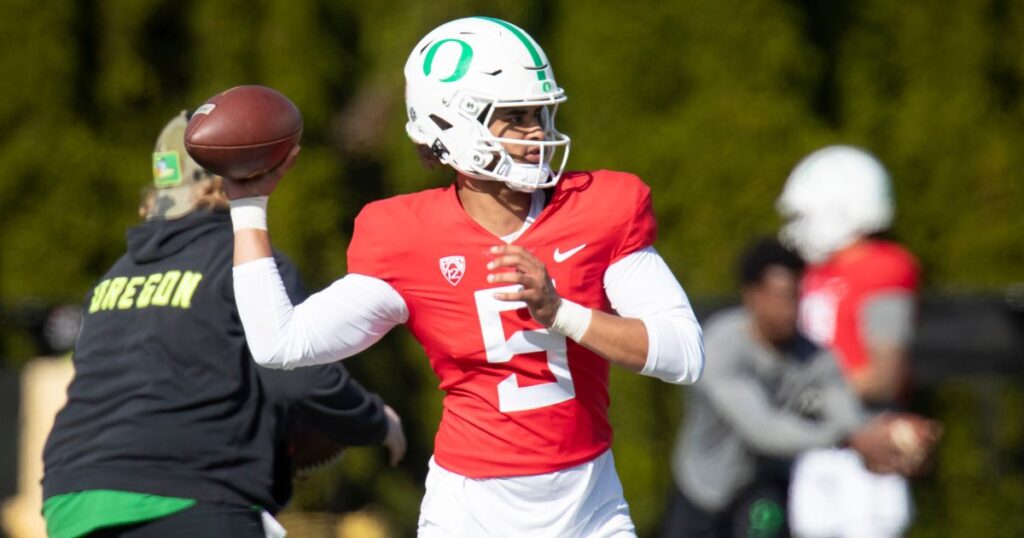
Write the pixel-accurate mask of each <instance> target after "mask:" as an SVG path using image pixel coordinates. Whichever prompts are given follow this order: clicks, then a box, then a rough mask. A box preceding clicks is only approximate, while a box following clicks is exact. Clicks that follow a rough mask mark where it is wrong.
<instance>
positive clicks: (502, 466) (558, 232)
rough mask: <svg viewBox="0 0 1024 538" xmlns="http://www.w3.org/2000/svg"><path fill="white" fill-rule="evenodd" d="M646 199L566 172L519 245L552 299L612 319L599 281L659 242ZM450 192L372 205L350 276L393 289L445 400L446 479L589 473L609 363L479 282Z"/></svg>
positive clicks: (600, 440)
mask: <svg viewBox="0 0 1024 538" xmlns="http://www.w3.org/2000/svg"><path fill="white" fill-rule="evenodd" d="M654 237H655V220H654V215H653V213H652V211H651V203H650V190H649V189H648V187H647V186H646V185H644V184H643V182H641V181H640V179H639V178H637V177H636V176H634V175H631V174H625V173H621V172H610V171H597V172H567V173H565V174H564V175H563V177H562V179H561V181H559V183H558V185H557V186H555V187H554V191H553V193H552V194H551V196H550V200H549V201H548V204H547V206H546V207H545V208H544V211H543V212H542V213H541V214H540V215H539V216H538V217H537V219H536V220H535V221H534V222H533V224H532V225H531V226H530V228H529V229H527V230H526V232H525V233H523V235H522V236H520V237H519V238H518V239H516V240H515V241H514V242H513V244H515V245H519V246H522V247H524V248H526V249H528V250H529V251H530V252H532V253H533V255H534V256H536V257H537V258H538V259H539V260H540V261H541V262H543V263H544V264H545V265H546V266H547V269H548V273H549V274H550V275H551V279H552V280H553V281H554V283H555V288H556V289H557V290H558V292H559V294H561V295H562V296H563V297H566V298H567V299H570V300H572V301H574V302H576V303H579V304H581V305H584V306H587V307H591V308H596V309H599V310H603V311H605V312H610V311H611V308H610V306H609V303H608V298H607V297H606V296H605V293H604V273H605V271H606V270H607V269H608V266H609V265H610V264H612V263H613V262H615V261H617V260H619V259H620V258H622V257H624V256H626V255H627V254H630V253H632V252H634V251H637V250H639V249H642V248H644V247H647V246H649V245H650V244H651V243H653V241H654ZM501 243H502V241H501V239H499V238H498V237H496V236H495V235H494V234H492V233H490V232H488V231H487V230H486V229H484V228H483V227H481V226H480V225H479V224H477V223H476V222H475V221H474V220H473V219H471V218H470V217H469V215H468V214H466V212H465V210H464V209H463V208H462V205H461V204H460V202H459V198H458V195H457V190H456V188H455V186H454V185H453V186H450V187H447V188H442V189H432V190H427V191H423V192H419V193H415V194H408V195H402V196H396V197H394V198H389V199H386V200H382V201H378V202H374V203H371V204H369V205H367V206H366V207H365V208H364V209H363V210H362V212H361V213H360V214H359V216H358V217H357V218H356V223H355V231H354V233H353V236H352V243H351V245H350V246H349V251H348V266H349V272H350V273H359V274H363V275H368V276H372V277H376V278H379V279H382V280H384V281H386V282H388V283H389V284H390V285H391V286H392V287H394V288H395V289H396V290H397V291H398V293H400V294H401V295H402V298H403V299H404V300H405V303H406V305H407V306H408V309H409V321H408V322H407V326H408V327H409V329H410V330H411V331H412V333H413V335H414V336H415V337H416V339H417V340H419V342H420V344H422V345H423V348H424V350H425V351H426V353H427V357H428V358H429V359H430V363H431V365H432V366H433V369H434V372H436V373H437V376H438V378H439V379H440V388H441V390H443V391H445V397H444V410H443V414H442V417H441V424H440V427H439V428H438V432H437V437H436V438H435V444H434V458H435V461H436V462H437V463H438V464H439V465H441V466H442V467H444V468H446V469H448V470H450V471H453V472H456V473H459V474H462V475H465V476H470V477H475V478H485V477H499V476H521V475H531V474H540V473H546V472H550V471H555V470H559V469H565V468H568V467H572V466H574V465H578V464H580V463H584V462H587V461H589V460H591V459H593V458H595V457H597V456H598V455H600V454H601V453H603V452H604V451H605V450H606V449H607V448H608V447H609V446H610V445H611V440H612V431H611V426H610V425H609V423H608V369H609V365H608V362H607V361H605V360H604V359H602V358H601V357H599V356H597V355H596V354H594V353H593V352H591V351H589V350H587V349H586V348H584V347H582V346H580V345H578V344H576V343H575V342H573V341H572V340H569V339H567V338H565V337H564V336H562V335H559V334H556V333H551V332H549V331H547V330H546V329H544V328H543V327H542V326H541V325H540V324H539V323H537V322H536V321H534V320H533V318H532V317H530V313H529V311H528V310H527V309H526V305H525V303H522V302H507V301H499V300H497V299H495V298H494V293H495V292H498V291H506V290H507V289H509V288H513V287H515V286H509V285H504V284H502V285H496V284H490V283H488V282H487V280H486V277H487V274H488V272H489V271H488V270H487V267H486V266H487V263H488V262H489V261H491V260H492V259H493V256H492V255H490V254H489V253H488V249H489V248H490V247H491V246H494V245H499V244H501Z"/></svg>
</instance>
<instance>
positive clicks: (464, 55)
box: [423, 39, 473, 82]
mask: <svg viewBox="0 0 1024 538" xmlns="http://www.w3.org/2000/svg"><path fill="white" fill-rule="evenodd" d="M445 43H458V44H459V46H461V47H462V52H461V53H459V63H458V64H456V65H455V71H453V72H452V74H451V75H448V76H447V77H446V78H443V79H441V82H455V81H456V80H459V79H460V78H462V77H464V76H466V72H467V71H469V63H470V62H472V61H473V47H471V46H469V43H466V42H465V41H463V40H461V39H442V40H440V41H438V42H437V43H434V44H433V45H432V46H431V47H430V50H428V51H427V57H426V58H424V59H423V74H424V75H426V76H428V77H429V76H430V72H431V71H432V70H433V69H434V56H435V55H436V54H437V49H439V48H441V46H442V45H444V44H445Z"/></svg>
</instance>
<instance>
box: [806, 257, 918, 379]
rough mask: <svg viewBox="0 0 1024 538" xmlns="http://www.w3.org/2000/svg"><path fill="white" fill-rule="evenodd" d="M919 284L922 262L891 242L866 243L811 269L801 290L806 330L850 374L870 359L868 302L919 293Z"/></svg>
mask: <svg viewBox="0 0 1024 538" xmlns="http://www.w3.org/2000/svg"><path fill="white" fill-rule="evenodd" d="M918 279H919V272H918V265H917V261H916V260H915V259H914V256H913V255H912V254H911V253H910V252H908V251H907V250H906V249H904V248H903V247H901V246H899V245H897V244H895V243H892V242H888V241H864V242H863V243H860V244H857V245H855V246H854V247H852V248H849V249H847V250H844V251H842V252H840V253H839V254H838V255H836V256H833V257H832V258H831V259H829V260H828V261H826V262H825V263H822V264H819V265H815V266H812V267H810V268H809V269H808V270H807V273H806V274H805V275H804V279H803V283H802V286H801V287H802V289H801V299H800V325H801V329H802V330H803V332H804V333H805V334H807V335H808V336H809V337H810V338H811V339H812V340H814V341H815V342H817V343H819V344H821V345H823V346H826V347H828V348H830V349H831V350H832V351H833V352H834V353H835V354H836V356H837V357H838V359H839V364H840V366H841V367H842V368H843V371H844V372H845V373H846V374H848V375H849V374H851V373H853V372H855V371H857V370H859V369H861V368H863V367H864V366H865V365H867V364H868V362H869V361H870V360H871V359H870V356H869V355H868V350H867V346H866V344H865V342H864V339H863V330H862V327H861V322H860V312H861V309H862V308H863V307H864V305H865V303H867V302H868V301H869V300H871V298H872V297H875V296H877V295H879V294H884V293H892V292H901V291H905V292H907V293H911V294H916V293H917V288H918Z"/></svg>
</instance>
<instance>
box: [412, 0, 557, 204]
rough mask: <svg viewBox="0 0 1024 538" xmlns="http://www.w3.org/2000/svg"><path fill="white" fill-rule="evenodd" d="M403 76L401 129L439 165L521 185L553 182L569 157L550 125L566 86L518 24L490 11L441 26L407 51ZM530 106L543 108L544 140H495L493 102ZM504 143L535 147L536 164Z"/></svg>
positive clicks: (524, 188)
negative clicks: (518, 159) (554, 165)
mask: <svg viewBox="0 0 1024 538" xmlns="http://www.w3.org/2000/svg"><path fill="white" fill-rule="evenodd" d="M405 80H406V92H405V102H406V112H407V113H408V115H409V122H408V123H406V125H405V130H406V132H407V133H408V134H409V137H410V138H412V140H413V142H416V143H417V144H422V145H425V146H427V147H429V148H430V149H431V150H432V151H433V153H434V155H436V156H437V157H438V159H440V160H441V162H442V163H444V164H447V165H450V166H452V167H453V168H455V169H456V170H458V171H459V172H462V173H463V174H465V175H467V176H469V177H472V178H476V179H491V180H496V181H504V182H505V183H506V184H507V185H508V186H509V187H511V188H514V189H517V190H522V191H532V190H535V189H542V188H546V187H551V186H553V185H555V184H556V183H557V182H558V179H559V178H560V177H561V175H562V170H563V169H564V168H565V163H566V161H567V160H568V158H569V137H568V136H565V135H564V134H562V133H559V132H558V131H557V130H555V112H556V111H557V109H558V105H559V103H563V102H565V100H566V97H565V91H564V90H563V89H562V88H560V87H558V84H557V83H556V82H555V75H554V72H553V71H552V70H551V66H550V65H549V64H548V59H547V56H546V55H545V54H544V51H543V50H541V48H540V45H538V44H537V42H536V41H534V40H533V38H532V37H530V36H529V35H527V33H526V32H524V31H523V30H522V29H520V28H519V27H517V26H514V25H512V24H509V23H507V22H505V21H503V20H499V19H492V18H489V17H470V18H465V19H458V20H454V21H451V22H448V23H445V24H442V25H441V26H439V27H437V28H436V29H434V30H433V31H432V32H430V33H429V34H427V35H426V37H424V38H423V39H421V40H420V42H419V43H418V44H417V45H416V48H414V49H413V51H412V54H410V55H409V59H408V61H406V63H405ZM533 106H540V107H542V111H541V114H542V116H541V123H542V126H543V128H544V140H539V141H538V140H517V139H509V138H499V137H496V136H494V135H493V134H491V131H490V130H489V129H488V125H490V122H491V118H492V116H493V115H494V112H495V109H496V108H499V107H533ZM503 143H505V144H519V145H534V146H537V147H538V148H539V150H540V162H539V164H532V163H520V162H515V161H514V160H513V159H512V157H511V156H510V155H509V153H508V151H506V150H505V148H504V147H503V146H502V144H503ZM558 152H560V153H561V158H560V163H559V164H558V168H557V170H552V167H551V163H552V159H553V157H554V156H555V153H558Z"/></svg>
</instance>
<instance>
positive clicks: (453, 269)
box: [441, 256, 466, 286]
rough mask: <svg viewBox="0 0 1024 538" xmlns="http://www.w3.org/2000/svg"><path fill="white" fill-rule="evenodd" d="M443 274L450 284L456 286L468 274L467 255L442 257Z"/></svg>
mask: <svg viewBox="0 0 1024 538" xmlns="http://www.w3.org/2000/svg"><path fill="white" fill-rule="evenodd" d="M441 274H442V275H444V279H445V280H447V281H448V283H449V284H451V285H452V286H455V285H457V284H458V283H459V281H460V280H462V275H464V274H466V257H465V256H445V257H443V258H441Z"/></svg>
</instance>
